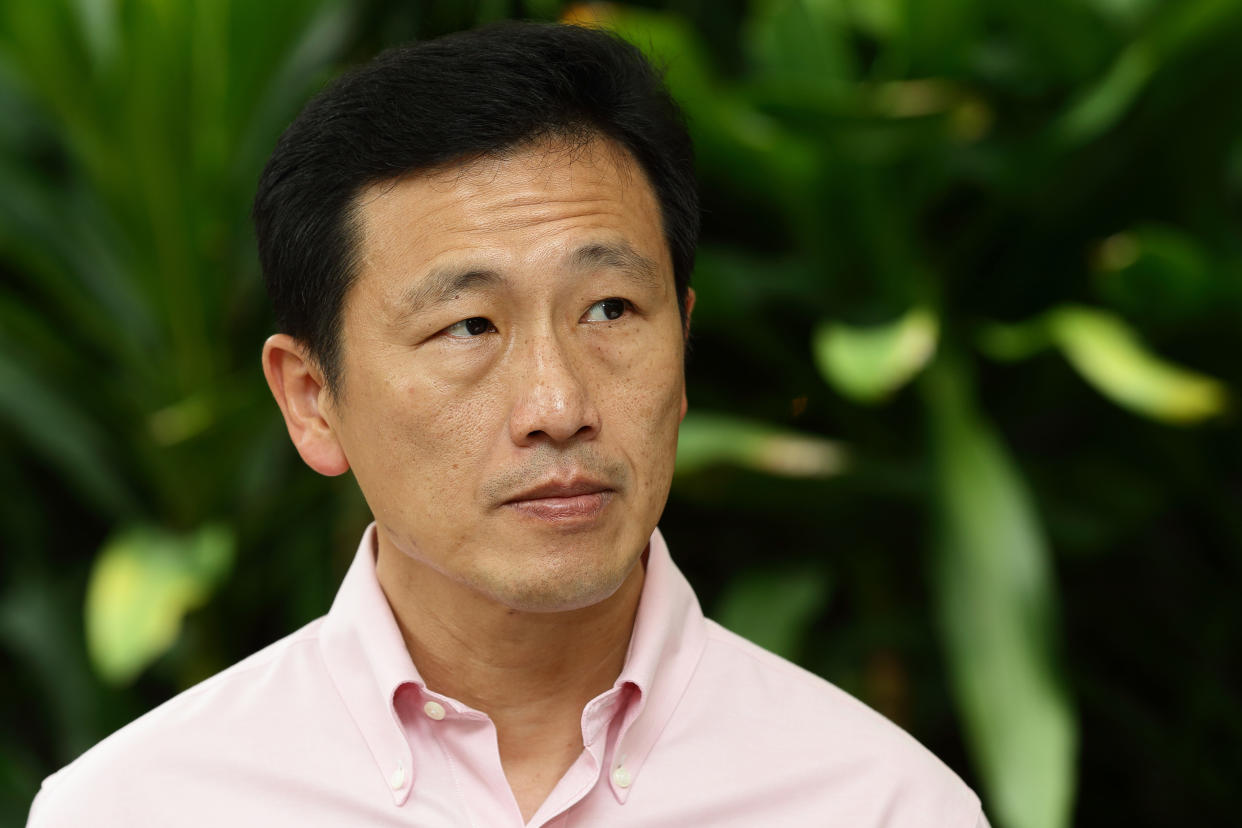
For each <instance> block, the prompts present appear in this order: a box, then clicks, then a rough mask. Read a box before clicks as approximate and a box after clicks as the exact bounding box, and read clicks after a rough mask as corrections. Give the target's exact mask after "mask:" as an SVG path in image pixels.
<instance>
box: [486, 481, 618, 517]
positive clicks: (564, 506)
mask: <svg viewBox="0 0 1242 828" xmlns="http://www.w3.org/2000/svg"><path fill="white" fill-rule="evenodd" d="M615 494H616V491H615V490H613V489H611V488H609V487H608V486H607V485H606V484H604V483H600V482H598V481H595V480H590V479H587V478H574V479H572V480H568V481H555V480H554V481H549V482H547V483H543V484H541V485H539V486H536V487H534V488H532V489H528V490H526V491H524V492H522V493H521V494H519V495H517V496H515V497H513V498H512V499H510V500H507V501H505V503H504V506H505V508H508V509H511V510H513V511H515V512H517V513H518V514H520V515H523V516H525V517H529V518H533V519H535V520H540V521H544V522H547V523H557V524H564V523H586V522H590V521H591V520H594V519H595V518H596V517H598V516H599V515H600V514H601V513H602V512H603V511H604V509H606V508H607V507H608V504H609V503H610V502H612V498H613V495H615Z"/></svg>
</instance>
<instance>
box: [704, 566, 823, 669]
mask: <svg viewBox="0 0 1242 828" xmlns="http://www.w3.org/2000/svg"><path fill="white" fill-rule="evenodd" d="M827 598H828V579H827V577H826V576H825V575H824V573H823V572H820V571H818V570H815V569H809V568H803V569H788V570H784V571H780V570H777V571H772V570H767V569H761V570H754V571H751V572H745V573H742V574H741V575H739V576H737V577H735V578H734V579H733V581H732V582H731V583H730V584H729V586H728V588H727V589H726V590H725V593H724V595H723V596H722V597H721V599H720V603H719V606H718V609H717V612H716V620H717V621H718V622H720V624H721V625H722V626H724V627H727V628H729V629H730V630H733V632H735V633H737V634H738V635H740V636H742V637H743V638H746V639H749V640H750V641H753V642H754V643H756V644H758V645H759V646H760V647H763V648H764V649H765V650H770V651H771V652H774V653H776V654H778V655H781V656H784V657H785V658H788V659H791V660H792V659H795V658H797V656H798V652H799V650H800V649H801V646H802V641H803V638H804V637H805V634H806V629H807V627H808V626H809V625H810V624H811V622H813V621H814V620H815V617H816V616H817V615H819V613H820V612H822V611H823V609H824V604H825V603H826V601H827Z"/></svg>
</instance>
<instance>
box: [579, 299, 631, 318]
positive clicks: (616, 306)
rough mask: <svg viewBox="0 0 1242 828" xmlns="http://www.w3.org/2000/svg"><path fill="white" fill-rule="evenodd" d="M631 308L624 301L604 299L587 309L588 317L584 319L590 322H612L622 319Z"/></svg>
mask: <svg viewBox="0 0 1242 828" xmlns="http://www.w3.org/2000/svg"><path fill="white" fill-rule="evenodd" d="M629 308H630V303H629V302H627V301H626V300H624V299H617V298H615V297H613V298H611V299H604V300H602V301H599V302H596V303H595V304H594V305H591V307H589V308H587V312H586V316H584V317H583V319H585V320H587V321H588V322H611V321H612V320H614V319H620V318H621V314H623V313H625V312H626V311H627V310H629Z"/></svg>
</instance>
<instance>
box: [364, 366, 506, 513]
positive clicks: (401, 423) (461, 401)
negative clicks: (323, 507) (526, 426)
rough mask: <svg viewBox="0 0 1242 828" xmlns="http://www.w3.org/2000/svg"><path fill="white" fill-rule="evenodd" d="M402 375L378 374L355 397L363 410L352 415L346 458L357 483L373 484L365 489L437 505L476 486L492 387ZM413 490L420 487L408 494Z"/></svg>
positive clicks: (488, 434)
mask: <svg viewBox="0 0 1242 828" xmlns="http://www.w3.org/2000/svg"><path fill="white" fill-rule="evenodd" d="M406 376H407V374H406V373H405V372H402V373H400V374H398V375H396V376H395V377H388V378H383V379H379V378H377V379H376V381H375V383H374V385H373V386H372V387H373V389H374V393H372V394H370V395H369V396H368V399H366V400H365V401H363V400H360V401H359V402H360V403H363V404H365V406H366V409H365V411H366V414H367V416H365V417H364V416H359V417H358V418H357V420H356V422H354V423H352V431H353V434H352V435H351V436H352V438H353V439H352V440H350V443H351V446H350V448H352V449H353V451H352V452H351V458H350V459H351V462H352V464H353V466H354V472H355V475H356V476H357V477H358V482H359V484H360V485H361V486H362V487H363V489H364V491H367V490H368V489H370V490H372V491H369V492H367V493H368V495H370V494H372V492H374V494H376V495H379V496H381V497H384V496H386V497H387V499H390V500H400V501H403V502H404V503H405V504H406V505H405V507H404V508H409V507H410V506H411V505H412V504H414V503H416V502H417V503H419V504H422V505H425V506H426V508H428V509H430V510H439V509H443V508H446V507H448V506H449V505H450V503H452V502H456V501H460V500H461V499H462V497H467V496H469V494H470V493H472V492H473V491H474V488H475V487H474V485H473V483H471V481H472V480H473V479H474V475H475V474H476V472H477V471H478V470H479V469H480V468H482V467H483V465H484V463H485V460H486V457H487V455H488V447H489V445H490V442H489V441H490V438H491V436H492V435H493V432H494V429H493V428H489V426H488V424H489V423H490V422H493V421H494V418H495V412H494V410H493V409H494V407H495V400H496V399H497V397H498V395H496V394H493V393H488V392H487V391H486V390H484V389H471V390H470V391H468V392H463V391H461V390H459V389H456V388H453V387H451V386H448V385H445V384H441V383H435V382H428V381H422V382H419V381H410V380H409V379H406V378H405V377H406ZM415 376H417V374H415ZM358 407H359V408H360V409H361V408H362V406H361V405H360V406H358ZM354 453H357V454H358V460H354V457H353V456H352V455H353V454H354ZM463 484H464V485H463ZM415 492H419V493H421V494H420V495H419V496H418V497H411V495H412V494H413V493H415Z"/></svg>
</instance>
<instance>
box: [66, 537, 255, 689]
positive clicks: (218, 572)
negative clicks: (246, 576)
mask: <svg viewBox="0 0 1242 828" xmlns="http://www.w3.org/2000/svg"><path fill="white" fill-rule="evenodd" d="M233 548H234V538H233V534H232V532H231V531H230V530H229V529H227V528H225V527H222V526H218V525H207V526H203V527H201V528H200V529H198V530H197V531H196V532H193V533H191V534H188V535H178V534H173V533H171V532H167V531H164V530H161V529H157V528H154V527H150V526H133V527H130V528H128V529H125V530H123V531H122V532H120V533H119V534H117V535H116V536H114V537H113V538H112V539H111V540H109V541H108V542H107V543H106V544H105V545H104V547H103V548H102V549H101V550H100V551H99V555H98V557H97V558H96V560H95V565H94V568H93V570H92V572H91V577H90V583H89V584H88V586H87V593H86V642H87V650H88V652H89V653H90V657H91V661H92V663H93V664H94V666H95V668H96V670H98V672H99V674H100V675H101V676H103V678H104V679H105V680H107V681H109V682H111V683H112V684H127V683H129V682H131V681H133V679H134V678H136V677H137V675H138V674H139V673H140V672H142V670H143V669H145V668H146V667H147V666H148V665H149V664H150V663H151V662H152V661H154V660H155V659H157V658H158V657H159V656H161V655H163V654H164V652H166V651H167V650H168V648H169V647H171V646H172V644H173V642H175V641H176V640H177V635H178V633H179V632H180V630H181V622H182V619H183V618H184V617H185V614H186V613H187V612H189V611H190V610H192V609H195V608H197V607H200V606H202V605H203V604H204V603H206V601H207V598H208V596H209V595H210V594H211V591H212V590H213V589H214V588H215V586H216V584H217V583H218V582H219V581H220V580H221V579H222V578H223V577H224V575H225V574H226V573H227V572H228V570H229V568H230V567H231V565H232V562H233Z"/></svg>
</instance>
